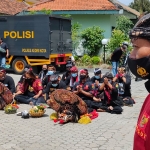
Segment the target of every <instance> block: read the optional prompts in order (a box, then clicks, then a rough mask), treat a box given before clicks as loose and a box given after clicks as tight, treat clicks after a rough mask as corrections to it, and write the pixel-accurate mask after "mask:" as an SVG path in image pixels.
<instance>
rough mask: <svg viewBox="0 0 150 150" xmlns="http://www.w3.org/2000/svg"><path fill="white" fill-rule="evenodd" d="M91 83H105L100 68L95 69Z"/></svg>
mask: <svg viewBox="0 0 150 150" xmlns="http://www.w3.org/2000/svg"><path fill="white" fill-rule="evenodd" d="M91 81H92V83H95V81H98V82H99V83H103V77H102V72H101V69H100V68H95V69H94V76H93V77H92V78H91Z"/></svg>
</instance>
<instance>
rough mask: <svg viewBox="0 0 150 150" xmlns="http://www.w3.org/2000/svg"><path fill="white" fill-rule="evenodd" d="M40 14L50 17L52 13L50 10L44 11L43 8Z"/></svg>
mask: <svg viewBox="0 0 150 150" xmlns="http://www.w3.org/2000/svg"><path fill="white" fill-rule="evenodd" d="M41 12H42V13H44V14H46V15H51V14H52V12H53V11H52V10H50V9H48V10H46V9H45V8H43V9H42V10H41Z"/></svg>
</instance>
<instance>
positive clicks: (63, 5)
mask: <svg viewBox="0 0 150 150" xmlns="http://www.w3.org/2000/svg"><path fill="white" fill-rule="evenodd" d="M44 8H45V9H50V10H53V11H60V10H118V8H117V7H116V6H115V5H114V4H113V3H111V2H110V1H109V0H46V1H43V2H40V3H37V4H35V5H33V6H31V7H29V9H28V10H29V11H32V10H34V11H38V10H42V9H44Z"/></svg>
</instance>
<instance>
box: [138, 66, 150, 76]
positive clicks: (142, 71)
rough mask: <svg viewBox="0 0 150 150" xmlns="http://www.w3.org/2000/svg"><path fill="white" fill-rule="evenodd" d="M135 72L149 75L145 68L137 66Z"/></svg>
mask: <svg viewBox="0 0 150 150" xmlns="http://www.w3.org/2000/svg"><path fill="white" fill-rule="evenodd" d="M137 73H138V74H139V75H140V76H141V77H146V76H147V75H149V73H148V72H147V71H146V70H145V68H143V67H139V66H137Z"/></svg>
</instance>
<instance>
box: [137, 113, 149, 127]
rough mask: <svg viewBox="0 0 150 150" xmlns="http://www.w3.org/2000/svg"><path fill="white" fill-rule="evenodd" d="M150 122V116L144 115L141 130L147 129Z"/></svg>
mask: <svg viewBox="0 0 150 150" xmlns="http://www.w3.org/2000/svg"><path fill="white" fill-rule="evenodd" d="M148 120H149V116H148V115H147V114H144V115H143V116H142V119H141V121H140V124H139V125H140V127H141V128H145V126H146V125H147V123H148Z"/></svg>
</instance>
